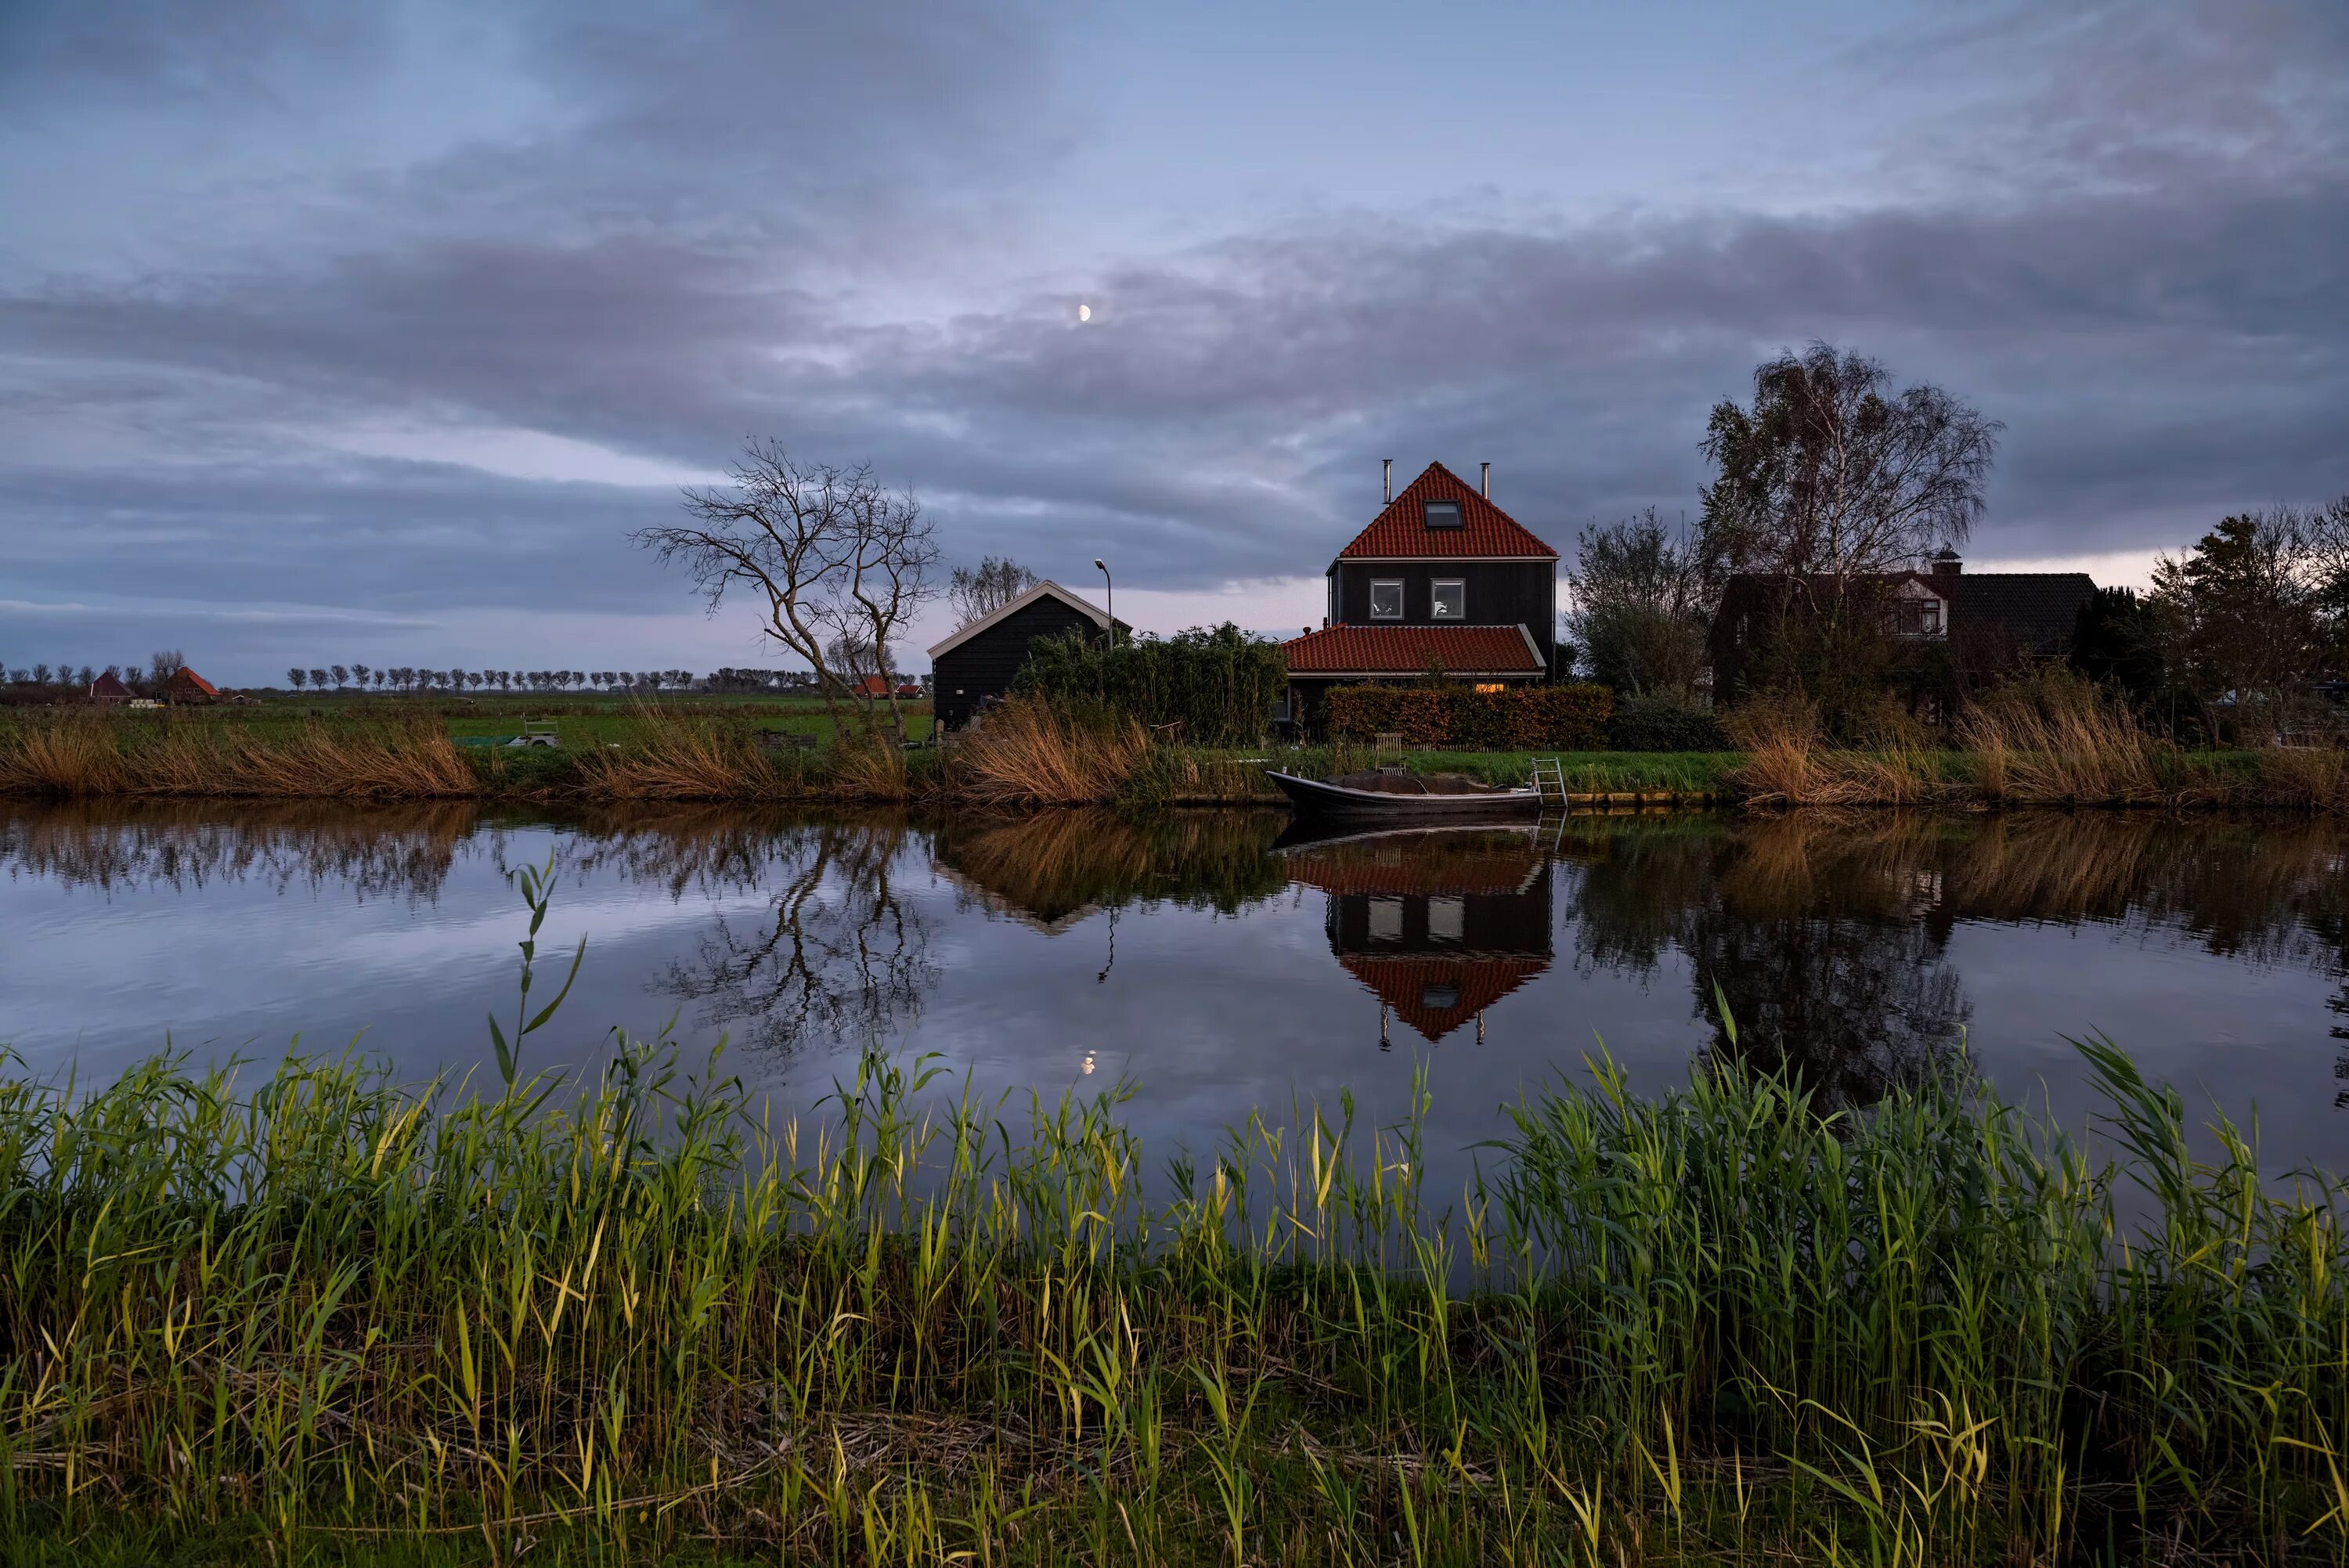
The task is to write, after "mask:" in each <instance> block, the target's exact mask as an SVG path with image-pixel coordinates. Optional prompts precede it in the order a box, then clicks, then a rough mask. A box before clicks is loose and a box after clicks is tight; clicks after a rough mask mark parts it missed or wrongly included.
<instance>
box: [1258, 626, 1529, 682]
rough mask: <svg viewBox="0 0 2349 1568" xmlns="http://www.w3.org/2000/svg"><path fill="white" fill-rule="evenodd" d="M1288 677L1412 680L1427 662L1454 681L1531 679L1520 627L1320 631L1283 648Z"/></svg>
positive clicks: (1326, 628)
mask: <svg viewBox="0 0 2349 1568" xmlns="http://www.w3.org/2000/svg"><path fill="white" fill-rule="evenodd" d="M1281 650H1282V651H1283V652H1284V653H1286V654H1287V655H1288V673H1289V674H1290V675H1293V676H1368V675H1381V676H1415V675H1420V674H1423V672H1425V670H1426V669H1427V663H1428V660H1429V659H1430V658H1433V659H1434V660H1435V662H1436V663H1438V664H1440V665H1443V666H1444V673H1445V674H1447V675H1454V676H1487V675H1508V676H1537V675H1540V674H1541V673H1542V658H1541V654H1540V653H1539V651H1538V650H1537V649H1536V648H1535V647H1534V645H1533V643H1532V641H1531V639H1529V638H1528V637H1527V636H1526V632H1525V629H1524V628H1523V627H1521V626H1324V627H1323V628H1322V629H1321V630H1319V631H1318V632H1308V633H1306V634H1305V635H1303V636H1301V637H1297V638H1293V639H1292V640H1290V641H1288V642H1286V643H1283V644H1282V645H1281Z"/></svg>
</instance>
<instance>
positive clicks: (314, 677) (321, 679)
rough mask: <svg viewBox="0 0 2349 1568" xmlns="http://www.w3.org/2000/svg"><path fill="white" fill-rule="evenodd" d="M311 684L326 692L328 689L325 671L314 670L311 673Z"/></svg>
mask: <svg viewBox="0 0 2349 1568" xmlns="http://www.w3.org/2000/svg"><path fill="white" fill-rule="evenodd" d="M310 684H311V685H312V686H315V687H316V688H317V689H318V690H320V691H325V690H326V671H324V670H312V671H311V672H310Z"/></svg>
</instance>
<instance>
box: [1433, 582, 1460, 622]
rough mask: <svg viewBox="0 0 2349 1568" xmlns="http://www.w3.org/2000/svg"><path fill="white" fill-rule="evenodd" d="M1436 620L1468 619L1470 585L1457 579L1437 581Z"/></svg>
mask: <svg viewBox="0 0 2349 1568" xmlns="http://www.w3.org/2000/svg"><path fill="white" fill-rule="evenodd" d="M1435 618H1436V619H1437V620H1439V621H1464V620H1466V619H1467V618H1468V584H1467V583H1464V582H1462V581H1461V580H1460V579H1459V578H1457V577H1439V578H1437V579H1436V580H1435Z"/></svg>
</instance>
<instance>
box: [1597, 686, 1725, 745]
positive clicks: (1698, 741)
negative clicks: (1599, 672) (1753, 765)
mask: <svg viewBox="0 0 2349 1568" xmlns="http://www.w3.org/2000/svg"><path fill="white" fill-rule="evenodd" d="M1607 749H1608V750H1609V751H1726V750H1728V749H1729V735H1728V732H1727V731H1725V730H1723V728H1722V727H1721V720H1719V719H1717V718H1715V717H1713V710H1712V709H1711V708H1706V707H1697V706H1696V705H1695V704H1694V703H1692V702H1686V701H1683V700H1682V699H1680V698H1678V697H1669V696H1627V697H1622V698H1619V699H1618V700H1617V702H1616V704H1615V712H1614V714H1613V716H1612V717H1609V719H1608V720H1607Z"/></svg>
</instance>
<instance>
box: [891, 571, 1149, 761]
mask: <svg viewBox="0 0 2349 1568" xmlns="http://www.w3.org/2000/svg"><path fill="white" fill-rule="evenodd" d="M1075 630H1081V631H1083V632H1084V633H1085V634H1086V635H1088V636H1093V635H1099V636H1103V637H1106V636H1107V635H1109V633H1110V617H1109V613H1108V612H1107V611H1105V610H1102V609H1101V608H1100V607H1099V606H1097V605H1095V604H1092V603H1089V602H1088V601H1086V600H1085V599H1083V598H1081V597H1080V596H1079V595H1077V594H1075V593H1070V592H1069V591H1068V590H1067V589H1066V588H1063V587H1061V585H1060V584H1059V583H1050V582H1046V583H1038V584H1036V586H1035V587H1033V588H1030V590H1028V592H1027V593H1022V594H1021V595H1019V598H1017V599H1014V600H1013V601H1011V603H1009V604H1006V605H1005V606H1003V608H1002V609H1000V610H998V611H996V612H995V614H991V615H988V616H986V617H984V618H983V619H980V620H977V621H974V622H972V623H971V624H969V625H968V626H965V627H963V628H962V629H961V630H960V631H958V632H957V633H955V634H954V635H952V636H950V637H948V638H947V639H946V641H944V642H942V643H939V644H937V645H936V646H934V647H932V648H931V649H930V671H931V677H930V695H931V700H932V702H933V704H934V708H935V711H936V715H937V727H938V728H940V729H942V730H946V729H960V728H961V727H963V726H964V725H967V724H968V723H969V722H970V721H971V720H972V719H974V718H976V717H978V714H979V710H980V709H981V708H983V707H986V706H987V705H988V703H990V702H993V701H997V700H999V699H1000V698H1002V697H1003V696H1006V695H1008V694H1009V692H1010V690H1011V681H1012V677H1013V676H1017V675H1018V674H1019V666H1020V665H1024V664H1026V663H1027V662H1028V648H1029V645H1030V644H1032V643H1034V642H1035V641H1036V640H1037V639H1038V638H1040V637H1057V636H1059V635H1061V634H1062V633H1064V632H1069V631H1075Z"/></svg>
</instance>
